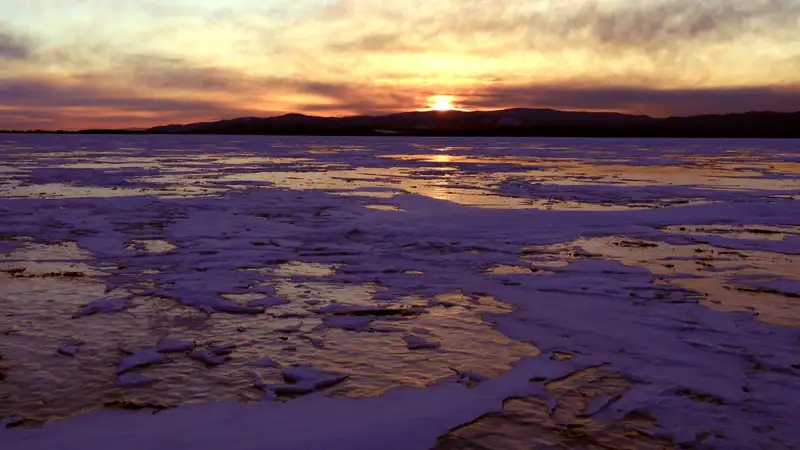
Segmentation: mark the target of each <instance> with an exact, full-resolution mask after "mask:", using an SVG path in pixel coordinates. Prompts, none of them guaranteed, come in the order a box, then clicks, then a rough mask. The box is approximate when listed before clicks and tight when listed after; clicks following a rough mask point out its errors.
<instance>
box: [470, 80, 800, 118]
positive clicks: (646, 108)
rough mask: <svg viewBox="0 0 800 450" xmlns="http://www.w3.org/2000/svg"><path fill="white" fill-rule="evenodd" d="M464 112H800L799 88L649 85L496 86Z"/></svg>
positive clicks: (478, 96) (473, 100)
mask: <svg viewBox="0 0 800 450" xmlns="http://www.w3.org/2000/svg"><path fill="white" fill-rule="evenodd" d="M462 104H463V106H464V107H466V108H475V109H500V108H508V107H519V106H523V107H542V108H555V109H570V110H606V111H624V112H632V113H641V114H650V115H654V116H674V115H696V114H722V113H732V112H748V111H766V110H768V111H784V112H795V111H800V84H799V85H797V86H785V87H742V88H694V89H655V88H645V87H624V86H620V87H570V86H542V85H531V86H501V85H498V86H494V87H490V88H488V89H486V90H485V91H483V92H480V93H476V94H474V95H471V96H468V97H466V98H465V99H464V100H463V101H462Z"/></svg>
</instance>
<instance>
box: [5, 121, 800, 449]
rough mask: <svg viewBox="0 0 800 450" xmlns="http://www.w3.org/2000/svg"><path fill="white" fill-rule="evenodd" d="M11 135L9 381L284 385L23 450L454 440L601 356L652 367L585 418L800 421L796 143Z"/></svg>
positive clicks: (676, 426) (123, 420) (758, 434)
mask: <svg viewBox="0 0 800 450" xmlns="http://www.w3.org/2000/svg"><path fill="white" fill-rule="evenodd" d="M0 158H2V163H3V166H7V167H9V168H10V169H12V170H10V171H7V172H2V173H0V177H2V183H0V252H3V253H0V304H2V305H3V306H4V310H5V311H6V314H5V315H4V316H2V317H0V331H2V332H3V334H0V352H1V353H2V354H3V355H4V359H3V365H4V366H8V367H9V369H8V374H9V375H8V381H7V382H3V381H0V398H4V397H3V395H2V394H4V393H5V390H8V393H11V394H13V395H14V396H24V395H30V392H37V389H38V390H39V391H38V392H41V393H42V395H54V396H57V395H65V394H64V392H65V390H64V389H61V390H55V389H53V390H52V391H48V387H47V383H41V384H39V385H36V386H35V387H34V386H33V385H30V384H28V385H26V384H25V383H26V381H25V380H26V379H27V380H30V381H27V383H36V382H37V380H39V381H41V380H42V379H45V380H48V379H52V378H53V377H56V379H58V378H57V375H56V374H58V373H60V371H63V373H65V374H71V375H65V376H74V377H76V378H80V377H81V376H85V375H82V374H81V372H80V370H81V367H82V366H81V365H85V364H91V361H93V360H98V361H100V362H102V364H101V365H98V366H97V370H105V369H102V368H103V367H105V368H107V373H106V372H101V373H103V377H106V378H107V380H106V385H108V386H111V387H107V388H105V389H118V390H122V391H124V392H126V393H131V394H130V395H134V394H135V393H141V392H147V390H153V392H157V391H156V390H158V389H173V390H174V389H176V387H177V388H179V385H175V384H172V385H170V383H171V382H172V383H174V380H175V379H176V378H177V379H179V380H181V383H187V384H189V383H204V382H205V383H208V382H206V381H203V380H204V378H203V377H205V376H208V377H225V378H214V379H215V380H217V381H216V385H224V384H226V383H228V384H231V385H235V386H243V385H246V386H247V387H248V388H249V389H250V390H251V391H253V392H259V393H260V394H263V395H264V396H263V398H262V401H261V402H260V403H258V404H237V403H235V402H233V401H222V402H209V403H205V404H197V405H188V406H181V407H179V408H176V409H173V410H168V411H163V412H160V413H159V414H155V415H153V414H150V413H149V412H145V411H141V412H122V411H108V410H104V411H96V412H93V413H89V414H83V415H77V416H75V417H71V418H68V419H66V420H62V421H57V422H53V423H49V424H46V425H45V426H44V427H43V428H41V429H27V428H15V429H9V430H2V431H0V447H2V448H10V449H17V448H20V449H22V448H25V449H30V450H38V449H50V448H82V449H83V448H86V449H94V448H98V449H99V448H106V447H111V446H113V447H114V448H119V449H121V450H124V449H128V448H130V449H134V448H152V449H156V450H160V449H167V448H169V449H174V448H193V449H198V450H203V449H214V450H217V449H218V448H220V447H231V446H233V447H236V448H242V449H258V448H264V447H269V448H278V449H301V448H330V449H337V448H342V449H358V448H365V449H366V448H387V449H395V448H396V449H415V448H420V449H427V448H431V447H432V446H434V445H435V444H436V438H437V437H439V436H441V435H443V434H445V433H447V432H448V430H450V429H453V428H455V427H457V426H459V425H462V424H464V423H467V422H470V421H472V420H474V419H476V418H477V417H480V416H482V415H484V414H487V413H489V412H493V411H499V410H501V409H502V405H503V400H505V399H507V398H509V397H522V396H541V397H543V398H545V399H546V400H547V404H548V405H549V408H551V412H552V411H555V410H556V409H557V408H558V402H557V399H554V398H551V397H550V396H549V394H548V393H547V392H546V390H545V389H544V388H543V383H546V382H547V381H549V380H557V379H561V378H563V377H565V376H567V375H569V374H574V373H576V372H579V371H581V370H584V369H586V368H589V367H598V366H602V367H604V368H605V369H606V370H609V371H612V372H614V373H617V374H619V375H620V376H622V377H624V378H625V379H626V380H628V381H630V383H631V387H630V388H629V389H628V390H626V391H625V392H623V393H622V394H619V395H618V396H617V395H607V396H598V397H596V398H594V399H593V400H592V402H591V403H590V404H589V406H588V407H587V408H586V410H585V411H584V412H583V413H582V417H584V418H591V420H598V421H607V422H608V423H615V422H616V421H619V420H622V419H623V418H624V417H626V415H628V414H629V413H632V412H639V413H647V414H649V415H651V416H652V417H653V418H654V420H655V421H656V422H657V424H658V428H657V429H650V430H642V433H645V434H649V435H657V436H663V437H666V438H668V439H670V440H672V441H673V442H675V443H680V444H684V445H696V446H701V447H702V446H705V448H725V449H728V448H732V449H750V448H768V449H770V448H776V449H777V448H792V447H796V446H798V445H800V441H799V440H798V437H797V433H796V425H795V421H796V415H797V411H799V410H800V359H798V356H797V355H798V348H799V347H798V342H800V341H798V336H800V334H799V332H798V328H797V327H798V326H800V302H799V301H798V299H797V293H798V288H797V286H798V283H800V275H798V270H797V268H798V267H800V266H798V263H799V262H800V261H798V259H800V207H799V206H798V204H797V203H798V199H800V145H798V142H797V141H779V140H776V141H723V140H696V141H695V140H677V141H672V140H591V139H579V140H570V139H552V140H548V139H536V140H530V139H385V138H381V139H372V138H347V139H334V138H265V137H236V138H229V137H191V136H183V137H170V136H160V137H154V136H133V137H117V136H115V137H111V136H14V135H8V136H4V137H2V138H0ZM73 315H74V317H73ZM501 333H502V334H501ZM173 336H180V338H178V337H173ZM73 337H75V338H80V339H81V341H82V342H83V341H85V344H82V345H81V347H80V350H79V351H78V350H77V349H76V347H75V346H72V345H71V344H65V343H67V342H71V341H70V339H72V338H73ZM533 344H535V346H536V348H538V350H536V348H535V347H533ZM122 346H128V347H129V348H135V349H136V350H133V351H131V352H129V354H127V355H121V354H120V353H119V350H118V348H119V347H122ZM512 347H513V348H512ZM38 348H45V349H46V352H45V353H46V355H40V354H39V353H38V351H37V350H35V349H38ZM73 349H76V351H75V352H73V351H72V350H73ZM539 350H540V351H541V355H540V356H537V354H538V351H539ZM554 352H562V353H563V354H569V355H570V356H571V357H570V358H568V359H566V358H565V359H563V360H562V359H558V360H553V359H551V358H549V357H548V356H547V355H551V354H553V353H554ZM54 353H61V354H62V355H61V356H59V355H54ZM184 353H185V354H184ZM64 355H69V356H75V357H74V358H69V357H65V356H64ZM264 355H269V356H270V358H265V356H264ZM37 358H49V359H48V360H47V364H42V363H41V360H40V359H37ZM102 358H105V360H103V359H102ZM273 358H274V359H273ZM193 360H194V361H193ZM197 360H199V361H200V362H202V364H198V361H197ZM512 362H513V365H514V367H513V368H510V367H509V365H510V364H511V363H512ZM114 364H116V372H118V373H116V372H115V370H114V369H115V367H114ZM217 366H219V367H217ZM15 368H17V369H15ZM23 368H24V370H25V371H26V374H28V373H33V372H31V371H32V370H34V371H36V372H35V375H36V376H31V377H29V378H26V377H23V376H18V375H17V374H20V373H22V369H23ZM509 369H510V370H509ZM15 370H16V371H17V372H16V373H15ZM170 370H172V371H171V372H170ZM189 370H191V371H202V372H199V373H202V374H203V376H202V377H189V376H186V377H185V378H183V379H181V378H180V374H181V373H184V372H185V371H189ZM181 371H184V372H181ZM140 372H141V373H140ZM194 373H198V372H194ZM484 373H486V374H487V375H488V374H491V376H486V375H483V374H484ZM156 374H158V376H156ZM163 374H169V376H163V377H162V376H161V375H163ZM148 375H150V376H148ZM48 377H51V378H48ZM393 377H395V378H393ZM414 377H428V378H425V379H426V380H428V381H426V382H417V383H408V384H410V385H412V386H415V387H407V386H408V384H406V383H405V381H404V380H409V379H412V378H414ZM106 378H104V379H106ZM154 379H158V382H157V383H155V382H153V380H154ZM209 379H211V378H209ZM281 379H283V381H284V383H282V384H281V383H280V380H281ZM170 380H172V381H170ZM262 380H264V381H262ZM266 380H269V381H266ZM386 380H389V381H388V382H387V381H386ZM378 383H389V386H388V387H395V389H389V390H388V391H386V390H385V389H384V390H380V392H381V393H382V395H379V396H376V397H372V398H357V399H354V398H344V397H342V396H332V395H329V394H330V392H329V391H330V390H335V391H336V393H338V394H347V393H349V392H351V391H352V390H357V389H363V386H370V385H373V384H378ZM214 385H215V384H214V383H208V384H193V386H195V390H196V391H202V390H203V389H206V390H209V391H210V390H212V389H213V386H214ZM253 385H255V386H256V387H258V388H260V389H254V388H253ZM381 386H383V385H381ZM132 387H135V389H132ZM73 391H74V390H73ZM241 391H244V388H242V390H241ZM66 392H67V394H69V393H70V392H71V391H69V390H68V389H67V390H66ZM108 392H109V395H111V393H115V392H118V391H113V390H109V391H108ZM189 392H192V391H191V390H190V391H189ZM687 393H690V394H687ZM285 396H289V397H292V398H293V399H292V400H290V401H288V402H285V403H283V402H273V401H272V400H271V399H273V398H275V397H285ZM298 396H299V397H298ZM294 397H298V398H294ZM10 398H11V399H12V401H16V400H15V399H16V397H10ZM189 398H190V395H187V400H186V402H188V401H189ZM227 398H233V396H229V397H227ZM698 399H700V400H698ZM34 403H35V401H34V400H30V401H27V402H23V401H21V400H20V401H19V403H13V405H14V408H17V409H19V411H17V410H16V409H15V410H14V411H11V408H10V407H9V410H8V414H6V416H7V417H5V418H11V417H19V416H23V417H24V416H25V414H26V413H30V414H35V413H36V411H34V410H30V411H26V410H22V409H23V407H24V406H23V405H32V404H34ZM9 404H12V403H9ZM17 405H18V406H17ZM99 406H100V405H97V407H99ZM6 411H7V410H4V409H0V419H2V418H3V417H2V416H3V415H4V414H5V412H6ZM265 426H268V430H269V432H268V433H266V434H265V431H264V430H265V428H264V427H265ZM310 430H311V431H310ZM710 437H713V439H711V438H710Z"/></svg>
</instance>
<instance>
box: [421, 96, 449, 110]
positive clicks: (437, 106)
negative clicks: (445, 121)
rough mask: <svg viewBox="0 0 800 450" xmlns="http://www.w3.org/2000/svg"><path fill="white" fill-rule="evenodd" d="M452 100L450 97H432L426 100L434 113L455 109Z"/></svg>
mask: <svg viewBox="0 0 800 450" xmlns="http://www.w3.org/2000/svg"><path fill="white" fill-rule="evenodd" d="M453 100H454V98H453V96H452V95H434V96H433V97H431V98H429V99H428V105H429V106H430V109H432V110H434V111H452V110H454V109H456V108H455V106H453Z"/></svg>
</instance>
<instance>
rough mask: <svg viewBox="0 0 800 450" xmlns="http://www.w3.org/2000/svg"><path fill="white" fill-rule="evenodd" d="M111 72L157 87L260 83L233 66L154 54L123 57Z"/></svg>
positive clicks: (251, 86) (248, 86) (239, 88)
mask: <svg viewBox="0 0 800 450" xmlns="http://www.w3.org/2000/svg"><path fill="white" fill-rule="evenodd" d="M114 72H117V73H120V74H127V76H129V77H130V78H132V80H131V81H133V83H134V84H135V85H139V86H148V87H152V88H156V89H175V90H198V91H242V90H247V89H254V88H257V87H259V86H258V85H259V84H261V83H262V82H263V80H260V79H256V78H253V77H249V76H246V75H245V74H243V73H241V72H238V71H235V70H232V69H228V68H219V67H211V66H197V65H193V64H191V63H190V62H189V61H186V60H184V59H181V58H167V57H162V56H157V55H131V56H126V57H125V58H122V59H119V60H117V61H116V67H115V68H114Z"/></svg>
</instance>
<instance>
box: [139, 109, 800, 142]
mask: <svg viewBox="0 0 800 450" xmlns="http://www.w3.org/2000/svg"><path fill="white" fill-rule="evenodd" d="M147 132H149V133H158V134H268V135H286V134H300V135H406V136H576V137H580V136H587V137H591V136H598V137H604V136H608V137H616V136H618V137H625V136H632V137H633V136H643V137H648V136H663V137H790V138H792V137H797V138H800V111H798V112H791V113H783V112H772V111H750V112H746V113H729V114H705V115H696V116H682V117H666V118H655V117H651V116H647V115H637V114H625V113H619V112H590V111H561V110H556V109H547V108H544V109H542V108H509V109H501V110H490V111H463V110H451V111H410V112H399V113H391V114H385V115H359V116H345V117H325V116H312V115H306V114H299V113H289V114H283V115H280V116H274V117H242V118H235V119H226V120H219V121H215V122H198V123H190V124H173V125H164V126H158V127H153V128H150V129H148V130H147Z"/></svg>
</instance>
